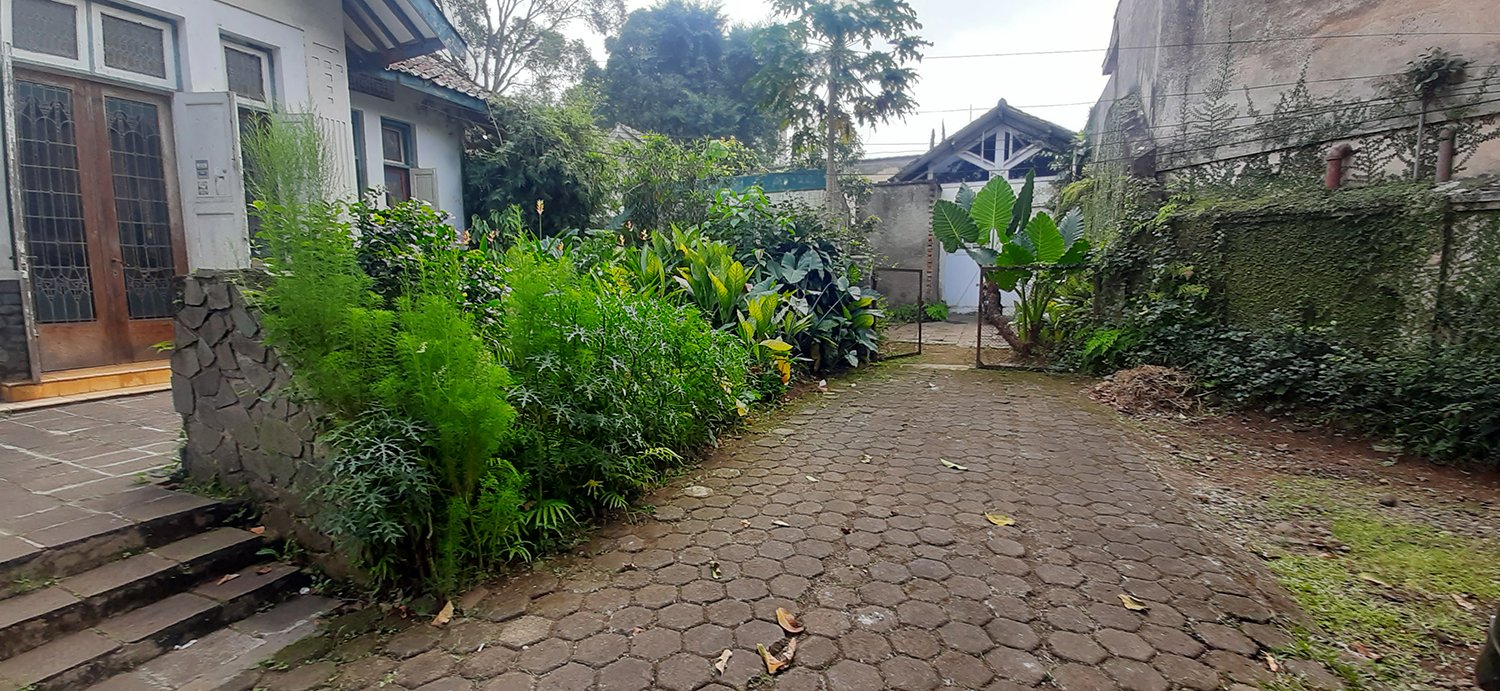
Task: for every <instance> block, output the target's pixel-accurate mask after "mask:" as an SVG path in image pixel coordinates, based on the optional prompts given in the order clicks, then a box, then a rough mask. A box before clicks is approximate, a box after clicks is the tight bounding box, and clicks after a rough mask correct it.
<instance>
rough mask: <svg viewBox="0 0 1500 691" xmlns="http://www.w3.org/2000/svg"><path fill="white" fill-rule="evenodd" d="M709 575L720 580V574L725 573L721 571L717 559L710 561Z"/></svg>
mask: <svg viewBox="0 0 1500 691" xmlns="http://www.w3.org/2000/svg"><path fill="white" fill-rule="evenodd" d="M708 575H710V576H712V577H713V578H714V579H715V580H718V578H719V576H722V575H723V574H722V573H721V572H720V571H719V562H716V561H711V562H708Z"/></svg>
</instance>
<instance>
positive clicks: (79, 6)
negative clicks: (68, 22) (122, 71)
mask: <svg viewBox="0 0 1500 691" xmlns="http://www.w3.org/2000/svg"><path fill="white" fill-rule="evenodd" d="M49 1H50V2H55V3H57V4H59V5H72V6H73V9H74V10H75V12H74V13H73V23H74V27H73V31H74V33H73V40H74V42H75V45H77V46H78V57H77V58H66V57H63V56H61V55H52V54H51V53H37V52H34V51H30V50H26V49H25V48H21V47H20V46H17V45H16V44H15V33H14V32H15V30H16V23H15V18H16V14H15V13H16V5H15V3H14V2H11V3H8V4H7V6H6V9H7V10H9V12H8V15H9V16H6V17H4V19H5V25H6V31H5V34H6V35H5V38H6V39H7V40H8V42H9V43H10V45H11V50H12V51H13V52H14V54H15V56H16V57H18V58H21V59H22V60H25V61H27V62H32V63H38V64H43V65H56V66H58V67H67V68H71V69H75V70H80V71H83V72H88V71H90V67H91V65H92V60H93V50H94V46H93V41H92V40H91V39H90V33H91V32H90V26H89V23H90V22H91V21H92V17H93V14H92V8H91V7H90V3H88V2H86V0H49Z"/></svg>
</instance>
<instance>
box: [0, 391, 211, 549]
mask: <svg viewBox="0 0 1500 691" xmlns="http://www.w3.org/2000/svg"><path fill="white" fill-rule="evenodd" d="M181 425H182V418H181V417H179V416H178V415H177V413H176V412H174V411H173V410H172V401H171V397H170V394H167V393H155V394H147V395H144V396H131V397H126V398H114V399H108V400H102V401H91V402H88V403H76V404H71V405H66V406H58V407H54V408H44V409H39V410H31V411H26V412H22V413H17V414H14V415H7V416H3V417H0V562H4V561H7V560H9V559H12V558H14V557H17V556H20V555H23V554H27V553H30V552H34V551H36V550H39V549H43V548H46V547H52V546H56V545H59V544H64V543H67V542H70V541H72V540H74V539H77V538H78V537H80V536H84V535H90V534H97V533H99V532H103V531H106V530H109V529H111V528H116V527H122V526H125V525H129V524H131V523H134V522H138V521H140V520H144V519H145V518H147V517H151V516H158V515H161V510H162V509H163V508H166V507H164V506H162V505H161V504H160V502H163V501H166V502H172V503H177V502H192V501H200V502H201V501H203V500H202V499H199V498H197V497H191V496H189V495H185V494H181V493H177V492H171V491H168V490H166V489H162V488H161V487H158V486H156V485H155V484H153V482H152V480H153V479H154V478H156V477H157V476H159V475H160V474H161V471H163V470H164V469H166V468H168V467H170V466H171V465H172V464H173V463H176V460H177V448H178V436H179V434H178V432H179V429H180V428H181Z"/></svg>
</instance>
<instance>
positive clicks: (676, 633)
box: [262, 366, 1296, 691]
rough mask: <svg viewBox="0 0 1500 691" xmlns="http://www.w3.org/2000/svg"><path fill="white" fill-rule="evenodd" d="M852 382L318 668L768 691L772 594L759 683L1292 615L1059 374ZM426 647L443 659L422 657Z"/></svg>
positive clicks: (1161, 641) (1209, 631)
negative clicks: (652, 511) (445, 620)
mask: <svg viewBox="0 0 1500 691" xmlns="http://www.w3.org/2000/svg"><path fill="white" fill-rule="evenodd" d="M855 381H856V385H851V384H850V383H849V382H835V383H834V384H832V387H833V388H834V390H835V391H834V392H833V393H829V394H826V395H824V396H822V397H820V398H819V399H818V400H815V401H811V402H808V403H806V404H804V405H802V406H800V408H798V409H797V410H796V411H795V412H791V413H788V414H785V415H784V416H782V417H781V418H780V419H779V420H776V421H773V422H772V423H770V424H769V425H767V427H768V428H769V429H766V430H764V431H759V432H756V433H750V434H747V435H745V436H744V437H743V438H741V439H738V440H734V441H731V442H729V443H727V444H725V446H724V447H723V448H722V449H720V451H719V452H718V453H716V454H715V455H714V457H713V458H712V459H711V460H710V461H709V462H708V463H707V464H706V465H705V466H704V467H703V468H702V469H701V471H699V472H697V473H695V474H694V475H693V476H692V477H691V478H689V479H687V480H684V481H683V482H680V483H678V484H676V485H674V486H671V487H668V488H665V489H663V490H662V491H660V492H658V493H657V495H656V496H653V497H650V498H649V500H650V501H651V503H653V504H654V505H655V506H656V516H655V518H654V519H651V520H648V521H645V522H644V523H640V524H623V523H622V524H617V525H613V526H610V527H608V528H606V529H604V530H603V531H602V534H601V537H599V538H597V539H596V540H595V541H594V542H592V543H590V544H589V545H588V546H587V549H586V550H585V553H587V554H591V555H593V556H591V557H587V558H583V557H571V558H568V559H563V560H556V561H555V562H554V563H551V564H548V565H547V568H545V569H542V568H538V569H536V570H534V571H533V572H531V573H529V574H528V575H525V576H522V577H520V578H517V579H512V580H510V581H506V582H501V583H497V584H494V585H492V586H491V587H490V588H489V589H480V590H477V591H475V592H473V593H470V594H469V596H467V597H466V598H464V600H463V601H462V602H461V603H460V604H461V605H464V606H463V607H462V609H463V616H462V617H461V618H460V619H458V620H456V621H455V623H454V624H452V625H450V626H449V627H448V628H447V629H446V630H443V631H438V630H435V629H431V628H430V627H427V626H424V625H419V626H418V627H416V629H413V630H409V631H407V632H403V633H401V634H398V635H397V637H396V639H393V640H392V641H390V642H385V643H380V644H375V643H372V642H371V641H368V640H366V639H365V637H360V638H354V639H353V640H351V641H348V642H346V643H344V644H341V645H340V646H339V647H337V648H334V655H335V656H340V655H342V658H341V659H343V660H345V662H344V663H342V665H341V668H340V672H339V674H338V675H337V676H335V677H334V679H333V682H332V683H334V684H335V685H342V686H344V687H347V688H356V687H358V688H363V686H364V685H365V684H368V683H370V681H371V678H372V671H373V672H378V676H376V677H375V678H376V679H382V680H386V681H390V680H395V681H396V682H397V683H401V681H402V680H410V682H411V683H413V684H415V683H416V682H421V684H425V685H427V686H421V688H424V689H425V688H429V687H430V688H434V689H436V688H442V689H493V690H498V689H531V688H535V689H583V688H600V689H648V688H649V689H673V690H675V689H697V688H722V687H731V688H745V687H747V686H749V685H755V686H756V687H757V688H763V687H765V686H770V685H772V684H771V680H767V679H764V678H761V679H759V680H757V678H758V677H761V675H762V673H763V671H764V668H763V666H762V664H761V662H760V660H759V658H758V657H757V655H756V652H755V646H756V644H758V643H767V644H770V643H773V642H775V641H777V640H778V639H780V638H781V636H782V634H781V630H780V628H779V627H778V626H777V625H776V623H775V618H774V617H775V611H776V608H778V607H786V608H788V609H791V610H794V611H796V612H798V613H799V614H800V616H801V619H802V621H803V622H804V624H805V625H806V629H807V630H806V632H805V633H804V634H802V636H801V639H800V641H799V646H798V654H797V656H796V658H795V661H794V664H793V665H792V666H791V667H790V668H789V669H788V670H786V671H784V672H782V673H781V674H779V675H778V676H776V677H775V678H774V686H775V687H777V688H786V689H836V690H851V691H865V690H869V689H878V688H893V689H933V688H938V687H952V688H972V689H1016V688H1023V687H1033V686H1043V687H1048V688H1059V689H1113V688H1120V689H1140V690H1156V689H1160V690H1166V689H1173V688H1182V689H1214V688H1221V687H1230V686H1232V685H1234V684H1249V685H1252V686H1253V685H1256V684H1258V683H1259V682H1262V681H1264V680H1266V679H1267V678H1269V677H1270V675H1271V674H1272V673H1271V672H1270V671H1269V670H1268V669H1267V667H1268V665H1267V664H1266V661H1265V659H1264V654H1263V652H1262V650H1263V648H1264V647H1265V646H1267V645H1277V644H1278V642H1283V643H1284V642H1285V641H1284V639H1282V638H1281V634H1279V633H1278V632H1277V630H1276V629H1275V628H1274V626H1272V625H1269V622H1271V620H1272V618H1273V612H1275V613H1280V614H1282V615H1288V616H1296V613H1295V611H1294V610H1292V609H1291V605H1290V604H1289V601H1288V600H1287V599H1286V598H1285V596H1284V594H1282V593H1280V592H1279V591H1277V590H1275V588H1274V586H1272V585H1269V581H1268V579H1265V578H1264V577H1263V576H1262V575H1261V572H1260V571H1259V570H1258V567H1257V566H1256V565H1255V564H1254V562H1253V560H1251V559H1250V558H1249V557H1248V556H1246V555H1244V554H1242V553H1239V552H1237V551H1236V550H1234V549H1233V548H1231V547H1229V546H1228V545H1226V544H1224V543H1222V542H1220V541H1219V540H1218V539H1217V538H1216V537H1214V536H1213V535H1212V532H1213V530H1214V528H1213V524H1212V523H1211V522H1209V520H1208V519H1207V518H1205V517H1204V516H1203V515H1202V514H1200V513H1199V512H1198V511H1197V510H1196V509H1195V508H1194V507H1193V506H1192V505H1191V503H1190V502H1188V501H1186V500H1185V499H1184V498H1183V497H1180V496H1178V495H1177V494H1175V493H1174V492H1173V491H1172V490H1171V489H1170V488H1169V487H1168V486H1167V485H1166V484H1165V483H1163V481H1162V480H1161V479H1160V478H1159V477H1158V476H1157V475H1156V474H1155V473H1154V472H1153V470H1152V469H1151V467H1150V466H1149V465H1148V463H1147V461H1146V460H1145V459H1144V458H1143V457H1142V455H1141V454H1140V453H1139V452H1138V450H1137V447H1136V446H1135V445H1134V444H1133V442H1132V438H1131V436H1130V435H1129V434H1128V433H1127V432H1125V431H1124V430H1122V429H1121V428H1120V427H1119V426H1118V424H1117V422H1116V421H1115V419H1114V418H1113V417H1112V416H1111V415H1110V414H1106V413H1104V412H1103V411H1100V410H1097V409H1094V408H1093V407H1092V406H1091V405H1090V404H1088V403H1087V402H1085V401H1084V400H1082V398H1081V397H1080V396H1079V395H1078V392H1077V388H1078V385H1077V384H1076V383H1071V382H1065V381H1059V380H1053V379H1047V378H1044V377H1041V376H1035V375H1029V374H1021V373H998V372H980V371H973V370H948V369H929V368H923V367H920V366H916V367H902V366H895V367H888V368H886V369H883V370H881V371H879V372H876V373H874V374H872V375H869V376H864V377H861V378H858V379H857V380H855ZM943 459H946V460H949V461H951V462H952V463H954V464H957V465H961V466H963V467H965V468H967V470H957V469H953V468H950V467H947V466H945V465H944V464H943V463H942V460H943ZM986 513H996V514H1004V515H1007V516H1011V517H1013V518H1014V519H1015V525H1014V526H997V525H994V524H992V523H991V522H990V521H988V520H986V517H985V514H986ZM559 574H560V575H559ZM1121 595H1129V596H1130V597H1132V598H1134V599H1135V600H1138V601H1140V602H1142V603H1144V604H1145V605H1147V606H1148V607H1149V609H1147V610H1144V611H1135V610H1132V609H1127V608H1126V607H1125V606H1124V604H1123V602H1122V600H1121V597H1120V596H1121ZM403 637H404V638H403ZM346 649H347V650H348V651H349V654H343V653H341V652H340V651H345V650H346ZM724 650H729V651H732V655H731V657H730V658H729V660H728V664H727V666H726V668H725V671H724V672H723V673H720V672H718V671H717V670H716V669H715V666H714V663H715V661H716V660H717V659H718V658H719V656H720V654H721V653H722V652H723V651H724ZM432 651H442V653H443V654H442V655H440V656H438V657H439V658H440V661H442V662H443V664H442V665H441V669H432V668H431V664H432V663H431V662H430V661H426V662H422V661H423V660H424V659H425V658H427V657H428V653H429V652H432ZM372 657H373V658H378V659H375V660H372V659H371V658H372ZM355 660H358V662H357V663H356V662H354V661H355ZM450 662H451V663H452V664H449V663H450ZM408 667H426V668H428V669H427V670H426V673H422V671H423V670H420V669H407V668H408ZM274 674H277V673H272V674H271V675H269V676H268V678H267V679H264V680H262V681H263V682H268V683H269V682H275V681H276V679H275V678H274ZM414 688H415V687H414Z"/></svg>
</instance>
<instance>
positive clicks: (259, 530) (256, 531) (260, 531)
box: [250, 525, 266, 535]
mask: <svg viewBox="0 0 1500 691" xmlns="http://www.w3.org/2000/svg"><path fill="white" fill-rule="evenodd" d="M250 532H251V533H252V534H254V535H265V534H266V527H265V526H263V525H258V526H255V527H254V528H251V529H250Z"/></svg>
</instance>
